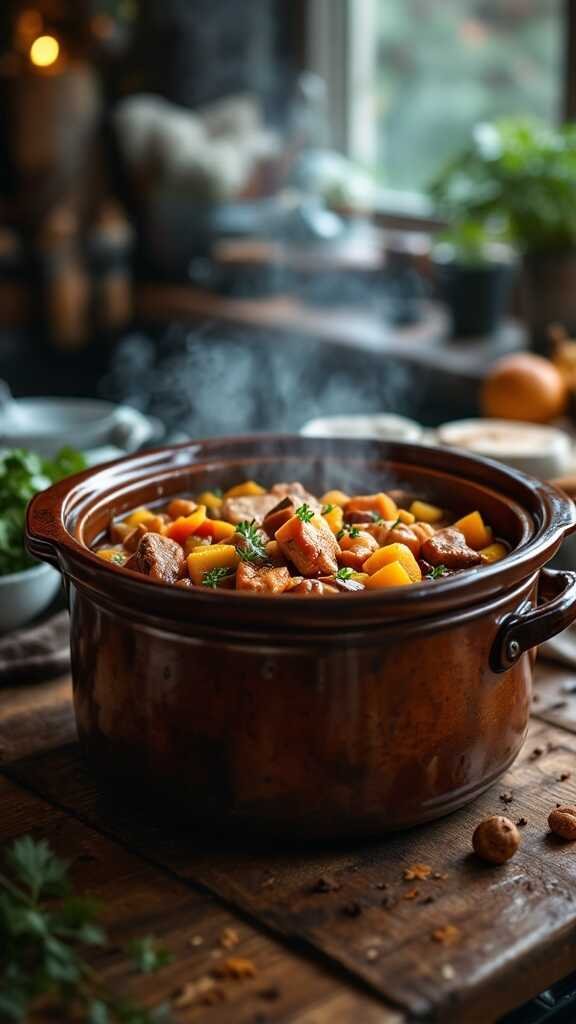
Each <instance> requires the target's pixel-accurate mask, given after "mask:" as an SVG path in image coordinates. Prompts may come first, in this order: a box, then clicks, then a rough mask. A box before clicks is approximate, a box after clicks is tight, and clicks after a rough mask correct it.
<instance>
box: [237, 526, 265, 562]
mask: <svg viewBox="0 0 576 1024" xmlns="http://www.w3.org/2000/svg"><path fill="white" fill-rule="evenodd" d="M236 533H238V534H240V537H241V538H242V542H241V544H239V545H238V547H237V548H236V550H237V552H238V554H239V556H240V558H241V559H242V561H243V562H265V561H266V559H267V557H268V555H267V553H266V548H265V547H264V544H263V541H262V537H261V535H260V530H259V527H258V526H257V524H256V520H255V519H253V520H252V522H251V523H249V522H248V521H247V520H246V521H245V522H243V523H238V526H237V527H236Z"/></svg>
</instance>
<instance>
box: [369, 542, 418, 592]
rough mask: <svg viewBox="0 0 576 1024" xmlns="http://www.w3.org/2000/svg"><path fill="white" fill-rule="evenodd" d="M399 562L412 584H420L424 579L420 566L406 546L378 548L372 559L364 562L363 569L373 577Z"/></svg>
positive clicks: (371, 556) (394, 545) (391, 545)
mask: <svg viewBox="0 0 576 1024" xmlns="http://www.w3.org/2000/svg"><path fill="white" fill-rule="evenodd" d="M394 562H398V563H399V564H400V565H401V566H402V568H403V569H404V571H405V573H406V575H407V576H408V578H409V580H410V582H411V583H419V582H420V580H421V579H422V572H421V571H420V566H419V565H418V562H417V561H416V559H415V558H414V555H413V554H412V552H411V551H410V548H409V547H407V546H406V544H387V545H386V547H383V548H378V550H377V551H375V552H374V554H373V555H370V558H367V559H366V561H365V562H364V564H363V566H362V569H363V571H364V572H367V573H369V574H370V576H373V575H374V574H375V573H377V572H378V571H379V570H380V569H382V567H383V566H385V565H392V564H393V563H394Z"/></svg>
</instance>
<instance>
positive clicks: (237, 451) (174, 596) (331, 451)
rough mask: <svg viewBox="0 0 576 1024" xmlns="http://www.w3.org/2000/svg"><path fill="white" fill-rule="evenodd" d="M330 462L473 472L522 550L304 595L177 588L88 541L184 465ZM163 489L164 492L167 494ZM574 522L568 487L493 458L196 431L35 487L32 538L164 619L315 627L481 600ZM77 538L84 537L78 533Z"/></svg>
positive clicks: (406, 446) (91, 580) (96, 583)
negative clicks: (379, 585)
mask: <svg viewBox="0 0 576 1024" xmlns="http://www.w3.org/2000/svg"><path fill="white" fill-rule="evenodd" d="M298 455H302V456H303V457H304V456H305V455H306V456H307V457H308V458H310V457H314V458H318V459H322V458H325V459H331V460H334V462H335V463H337V462H338V461H339V460H340V461H342V462H344V461H346V459H347V460H348V461H350V460H352V459H354V458H356V460H361V461H365V462H367V463H368V462H369V460H370V459H377V460H378V461H379V462H384V461H386V462H389V463H390V464H395V463H399V464H403V465H404V466H411V467H414V468H418V467H419V466H421V467H423V468H424V469H425V470H426V472H427V473H429V474H431V475H432V476H434V475H436V476H437V477H439V478H440V477H441V478H442V479H443V482H445V484H446V486H449V480H450V477H452V478H455V477H457V476H458V477H460V478H464V479H465V480H466V481H467V482H470V483H472V484H474V485H475V486H476V487H477V488H480V489H483V490H484V491H485V492H486V493H491V494H492V495H495V496H497V497H498V498H499V500H500V501H504V500H505V501H506V503H507V504H508V505H509V506H510V505H511V506H512V507H513V510H514V512H515V514H516V515H517V517H518V518H519V520H520V521H521V522H522V523H523V524H524V529H523V536H522V538H521V540H520V543H519V544H518V545H517V547H516V548H515V549H514V550H513V551H512V552H511V553H510V554H509V555H508V556H506V558H505V559H504V560H503V561H501V562H499V563H496V564H495V565H489V566H482V567H481V569H480V570H478V569H471V570H468V571H466V572H464V573H462V574H458V575H456V576H453V577H448V578H446V579H440V580H436V581H435V582H434V584H433V588H432V586H431V585H430V584H427V583H426V584H413V585H412V586H410V587H406V588H390V589H386V590H375V591H364V592H362V593H355V594H352V595H348V594H345V593H341V594H337V595H336V594H335V595H330V598H329V599H327V598H324V599H315V600H313V601H312V600H309V601H306V600H303V599H302V598H300V597H298V596H295V595H275V596H274V595H272V596H261V595H259V594H246V593H245V592H237V591H227V590H210V589H208V588H206V589H200V588H198V589H191V590H185V589H183V588H179V587H174V586H172V585H170V584H166V583H163V582H160V581H155V580H150V579H143V578H142V576H141V574H140V573H136V572H132V571H131V570H127V569H124V568H123V567H120V566H116V565H114V564H113V563H110V562H105V561H104V560H103V559H101V558H99V557H98V555H96V554H95V553H94V552H93V551H91V550H90V549H89V548H88V547H87V546H86V545H85V544H84V543H83V542H82V540H81V535H82V525H83V523H84V522H85V520H86V518H87V517H88V515H89V514H90V512H92V511H93V510H94V508H95V507H100V508H102V509H104V508H105V507H107V505H109V504H111V503H112V502H113V500H114V497H115V496H116V497H117V498H118V497H119V495H120V494H121V493H122V492H123V491H124V492H127V491H129V490H130V489H133V488H135V487H136V486H137V485H139V484H144V483H145V482H148V483H152V482H153V481H156V480H158V483H159V486H160V487H161V486H162V481H165V480H167V479H170V478H173V477H174V476H176V475H178V474H182V475H183V474H184V473H185V472H186V470H189V469H192V468H194V469H201V468H204V469H205V470H206V471H209V470H210V469H212V470H214V469H218V468H224V466H225V465H226V466H228V467H229V468H232V467H233V465H234V462H235V461H236V462H239V461H240V459H241V458H242V457H244V458H247V459H249V460H251V461H253V462H258V461H265V460H266V459H273V458H274V459H278V461H280V460H281V459H283V458H291V459H295V458H297V457H298ZM158 496H159V497H161V490H160V491H159V494H158ZM575 529H576V507H575V505H574V503H573V502H572V501H571V500H570V499H568V498H567V497H566V495H564V494H562V492H561V491H559V490H557V489H556V488H555V487H553V486H552V485H550V484H548V483H544V482H542V481H540V480H536V479H535V478H534V477H530V476H528V475H527V474H525V473H522V472H520V471H519V470H515V469H512V468H510V467H508V466H505V465H503V464H502V463H498V462H496V461H494V460H492V459H488V458H485V457H483V456H479V455H476V454H471V453H468V452H463V451H461V450H456V449H452V448H447V447H442V448H434V447H427V446H425V445H421V444H417V443H404V442H389V441H377V440H371V439H366V440H362V439H357V438H354V439H352V440H338V441H337V442H335V441H334V439H327V438H308V437H302V436H300V435H275V434H250V435H242V436H239V437H236V438H228V437H222V438H212V439H202V440H191V441H187V442H184V443H182V444H179V445H173V446H164V447H160V448H156V449H152V450H148V451H145V452H141V453H138V454H136V455H128V456H126V457H125V458H122V459H117V460H114V461H112V462H109V463H105V464H103V465H98V466H94V467H92V468H90V469H88V470H85V471H84V472H82V473H80V474H77V475H76V476H73V477H69V478H67V479H65V480H63V481H61V482H60V483H57V484H54V485H53V486H52V487H50V488H49V489H48V490H46V491H44V492H42V493H41V494H39V495H36V496H35V497H34V498H33V499H32V501H31V503H30V505H29V507H28V511H27V519H26V541H27V546H28V549H29V551H30V552H31V553H32V554H33V555H34V556H35V557H37V558H40V559H42V560H44V561H47V562H49V563H51V564H52V565H56V566H57V567H58V568H59V569H60V570H61V571H62V572H63V573H64V574H65V575H66V576H68V577H70V578H71V579H72V580H73V581H74V583H75V584H78V585H80V586H84V587H88V588H89V589H91V590H95V591H100V592H102V591H104V592H105V593H111V594H113V598H114V600H115V602H119V603H125V604H127V605H129V606H131V607H132V608H136V609H137V608H140V609H142V610H143V611H146V612H153V613H154V614H155V615H158V616H159V617H160V618H162V619H167V620H170V619H172V620H173V619H178V620H182V619H185V620H188V621H189V622H190V623H191V627H192V626H193V624H194V622H202V621H203V622H208V621H212V622H213V621H214V619H217V620H218V619H219V618H220V619H221V621H222V622H225V621H226V619H227V618H228V617H229V616H233V617H234V621H235V622H238V623H240V624H244V625H248V624H251V625H254V624H256V623H260V624H267V625H269V626H273V625H274V624H276V625H279V624H280V621H281V620H282V621H281V624H282V625H283V626H284V627H285V626H286V623H289V624H290V626H295V625H297V626H298V627H299V628H303V629H306V630H308V629H310V628H317V627H318V626H320V627H326V626H330V625H331V626H332V627H334V626H336V625H338V624H342V623H346V622H350V621H353V622H354V623H355V624H357V625H360V624H370V625H375V624H378V623H381V622H382V621H383V619H385V620H386V621H388V620H389V619H394V620H396V621H402V620H406V619H409V618H414V617H416V616H417V617H418V618H420V617H428V616H431V615H435V616H436V615H438V613H440V612H449V611H450V610H451V609H454V608H461V607H463V606H465V605H470V604H477V603H479V602H480V601H482V600H484V599H485V598H487V597H489V596H492V595H494V594H495V593H497V592H502V591H503V590H505V589H508V588H509V587H510V586H513V585H514V584H515V583H517V582H518V581H520V580H522V579H525V578H526V577H528V576H530V575H531V574H532V573H534V572H536V571H537V570H538V569H540V568H541V567H542V566H543V565H544V564H545V563H546V562H547V561H549V559H550V558H552V557H553V555H554V554H555V552H556V551H557V549H558V548H559V546H560V544H561V542H562V540H563V538H564V536H565V535H566V534H567V533H570V532H572V531H573V530H575ZM79 538H80V539H79Z"/></svg>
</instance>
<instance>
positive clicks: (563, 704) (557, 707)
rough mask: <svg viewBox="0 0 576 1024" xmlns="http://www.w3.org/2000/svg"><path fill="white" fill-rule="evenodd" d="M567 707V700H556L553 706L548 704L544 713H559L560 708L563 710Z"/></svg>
mask: <svg viewBox="0 0 576 1024" xmlns="http://www.w3.org/2000/svg"><path fill="white" fill-rule="evenodd" d="M567 706H568V701H567V700H557V701H556V703H555V704H550V705H549V706H548V707H547V708H546V711H561V710H562V708H565V707H567Z"/></svg>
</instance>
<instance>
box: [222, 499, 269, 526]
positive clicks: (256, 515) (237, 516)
mask: <svg viewBox="0 0 576 1024" xmlns="http://www.w3.org/2000/svg"><path fill="white" fill-rule="evenodd" d="M277 504H278V496H277V495H276V494H244V495H241V496H240V497H237V498H225V499H224V501H223V502H222V509H221V513H220V514H221V516H222V519H226V520H227V521H228V522H229V523H244V522H246V521H247V522H249V523H251V522H252V520H253V519H254V520H255V521H256V522H257V523H261V522H262V521H263V520H264V519H265V518H266V516H267V515H268V513H269V512H270V511H271V510H272V509H273V508H274V506H275V505H277Z"/></svg>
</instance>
